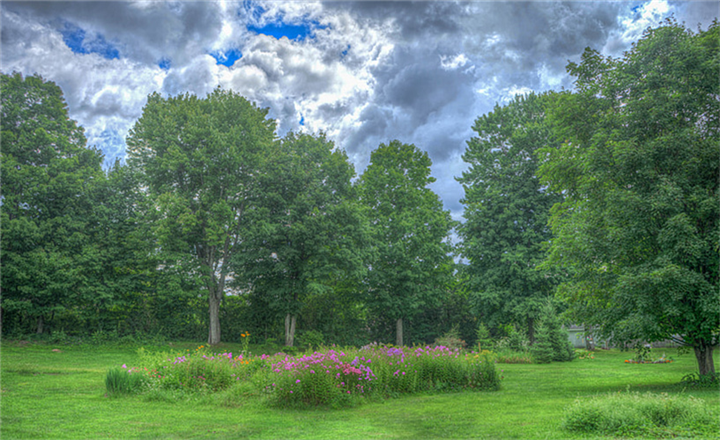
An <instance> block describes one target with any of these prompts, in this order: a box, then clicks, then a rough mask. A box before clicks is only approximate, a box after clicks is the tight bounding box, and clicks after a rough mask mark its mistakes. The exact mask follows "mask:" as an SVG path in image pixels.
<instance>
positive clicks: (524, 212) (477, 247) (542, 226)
mask: <svg viewBox="0 0 720 440" xmlns="http://www.w3.org/2000/svg"><path fill="white" fill-rule="evenodd" d="M554 96H555V95H553V94H543V95H540V96H537V95H534V94H530V95H527V96H517V97H515V99H514V100H513V101H511V102H510V103H509V104H507V105H505V106H503V107H501V106H499V105H496V106H495V109H494V110H493V111H492V112H490V113H488V114H486V115H483V116H482V117H480V118H478V119H477V120H476V121H475V125H474V126H473V131H475V132H476V133H477V137H474V138H472V139H470V140H469V141H468V143H467V144H468V148H467V150H466V151H465V153H464V154H463V160H464V161H465V162H466V163H468V164H469V165H470V167H469V169H468V170H467V171H465V172H463V174H462V177H459V178H457V180H458V182H460V183H461V184H462V185H463V188H464V189H465V198H464V199H463V200H462V201H461V202H462V203H463V204H464V205H465V212H464V217H465V219H466V221H465V223H464V224H463V225H462V226H461V227H460V229H459V233H460V237H462V245H461V249H462V254H463V256H464V257H465V258H467V259H468V262H469V264H468V266H467V267H466V271H465V274H466V276H467V279H468V282H469V290H470V292H471V298H472V302H473V303H474V308H475V310H476V313H478V314H479V315H481V316H482V317H481V319H482V321H484V322H486V323H487V324H489V325H490V326H491V327H494V328H498V327H499V326H500V325H502V324H506V323H510V322H514V323H519V324H523V325H527V328H528V335H529V337H530V340H531V341H533V340H534V336H533V329H534V322H535V320H536V318H537V316H538V314H539V312H540V309H541V307H542V304H543V303H544V301H545V299H546V298H548V297H550V296H551V295H552V294H553V292H554V289H555V286H556V285H557V281H555V278H554V277H548V276H547V274H546V273H543V272H541V271H539V270H538V269H537V268H538V266H539V265H540V264H541V263H542V261H543V260H544V257H545V251H544V249H543V242H546V241H549V240H550V238H551V237H552V233H551V231H550V228H549V226H548V225H547V221H548V217H549V215H550V208H551V207H552V206H553V204H555V203H557V202H559V201H560V200H561V196H560V195H558V194H557V193H555V192H552V191H549V190H548V188H547V187H545V186H543V185H542V184H541V183H540V178H539V177H538V159H537V158H536V155H535V153H536V151H537V150H538V149H539V148H541V147H545V146H548V145H554V144H553V142H554V141H553V139H552V133H551V130H550V127H549V126H548V124H547V123H546V122H545V108H546V106H547V105H548V104H549V103H550V102H551V101H552V99H553V98H554Z"/></svg>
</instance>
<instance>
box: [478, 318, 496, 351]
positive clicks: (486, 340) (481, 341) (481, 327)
mask: <svg viewBox="0 0 720 440" xmlns="http://www.w3.org/2000/svg"><path fill="white" fill-rule="evenodd" d="M476 336H477V346H478V350H488V349H490V348H492V346H493V341H492V339H491V338H490V332H489V331H488V329H487V327H485V324H484V323H482V322H481V323H479V324H478V327H477V332H476Z"/></svg>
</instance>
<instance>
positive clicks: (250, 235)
mask: <svg viewBox="0 0 720 440" xmlns="http://www.w3.org/2000/svg"><path fill="white" fill-rule="evenodd" d="M272 170H273V171H272V173H268V174H266V175H263V176H261V177H260V178H259V182H258V188H259V189H260V190H259V192H258V193H257V195H256V197H255V199H253V201H252V205H251V206H252V209H250V210H249V211H248V213H247V227H246V228H245V236H244V238H243V240H242V243H241V244H240V245H239V246H240V249H241V252H238V253H237V254H236V256H235V259H234V268H235V273H236V274H237V275H236V284H238V283H239V284H240V285H242V286H243V287H245V288H246V289H249V290H250V291H251V292H252V296H253V297H254V298H256V299H258V298H259V297H264V302H265V303H266V304H268V305H270V306H271V307H272V308H273V309H274V310H275V311H276V312H277V313H280V314H283V315H284V316H285V343H286V345H288V346H293V343H294V335H295V327H296V318H297V314H298V312H299V311H300V308H301V306H302V303H303V302H304V300H305V299H306V298H307V297H308V296H310V295H319V294H323V293H325V292H327V291H328V290H330V289H331V285H330V281H338V280H348V279H349V280H356V281H359V280H360V279H361V277H362V274H363V272H364V258H363V257H364V253H365V246H366V244H365V241H366V240H365V239H366V237H365V236H366V233H365V229H366V227H365V225H364V222H363V218H362V215H361V211H360V209H359V207H358V205H357V202H356V200H355V198H354V195H353V192H354V190H353V188H352V185H351V182H350V179H351V178H352V177H353V176H354V174H355V171H354V168H353V166H352V165H351V164H350V163H349V162H348V159H347V156H346V155H345V153H344V152H343V151H342V150H339V149H334V145H333V144H332V142H329V141H327V140H326V139H325V136H324V135H320V136H312V135H309V134H295V133H292V132H291V133H288V134H287V135H286V136H285V137H284V138H283V139H282V142H281V143H280V144H278V145H277V146H276V148H275V149H274V151H273V152H272Z"/></svg>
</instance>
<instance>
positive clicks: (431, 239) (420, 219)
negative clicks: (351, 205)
mask: <svg viewBox="0 0 720 440" xmlns="http://www.w3.org/2000/svg"><path fill="white" fill-rule="evenodd" d="M430 166H431V161H430V158H429V157H428V155H427V153H425V152H423V151H420V150H419V149H417V148H416V147H415V146H414V145H411V144H403V143H401V142H400V141H397V140H395V141H392V142H390V143H389V144H387V145H385V144H381V145H380V147H378V149H377V150H375V151H373V153H372V154H371V156H370V165H369V166H368V167H367V169H366V170H365V172H364V173H363V175H362V176H361V177H360V180H359V182H358V185H359V190H360V198H361V201H362V202H363V204H364V205H365V206H366V207H367V208H368V211H367V213H368V214H367V215H368V217H369V219H370V225H371V231H372V246H373V250H374V255H373V257H372V259H371V265H370V271H369V276H368V280H369V289H370V291H369V295H368V298H367V303H368V306H369V308H370V310H371V311H372V313H374V314H375V315H376V316H382V317H384V318H386V319H389V320H392V321H394V322H395V325H396V343H397V345H402V344H403V342H404V338H403V321H404V320H408V319H412V318H413V317H414V316H416V315H417V314H418V313H419V312H421V311H422V310H423V309H424V308H427V307H433V306H438V305H439V303H440V297H441V292H442V291H443V290H444V289H446V288H447V287H448V286H449V284H450V280H451V276H452V270H453V261H452V257H451V253H452V251H453V248H452V245H451V243H450V238H449V235H450V231H451V229H452V227H453V226H454V224H453V221H452V219H451V218H450V213H449V212H448V211H445V210H443V207H442V202H441V201H440V199H439V197H438V196H437V194H435V193H434V192H433V191H432V190H431V189H430V188H428V185H429V184H431V183H432V182H434V181H435V179H434V178H433V177H431V176H430Z"/></svg>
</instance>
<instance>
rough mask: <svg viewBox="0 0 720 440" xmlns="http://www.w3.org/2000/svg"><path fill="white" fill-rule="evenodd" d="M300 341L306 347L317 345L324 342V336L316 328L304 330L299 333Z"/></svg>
mask: <svg viewBox="0 0 720 440" xmlns="http://www.w3.org/2000/svg"><path fill="white" fill-rule="evenodd" d="M298 339H300V343H301V344H302V345H305V346H307V347H310V348H312V347H316V348H317V347H319V346H321V345H323V344H324V343H325V336H323V334H322V333H320V332H319V331H317V330H306V331H304V332H302V333H301V334H300V337H299V338H298Z"/></svg>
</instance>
